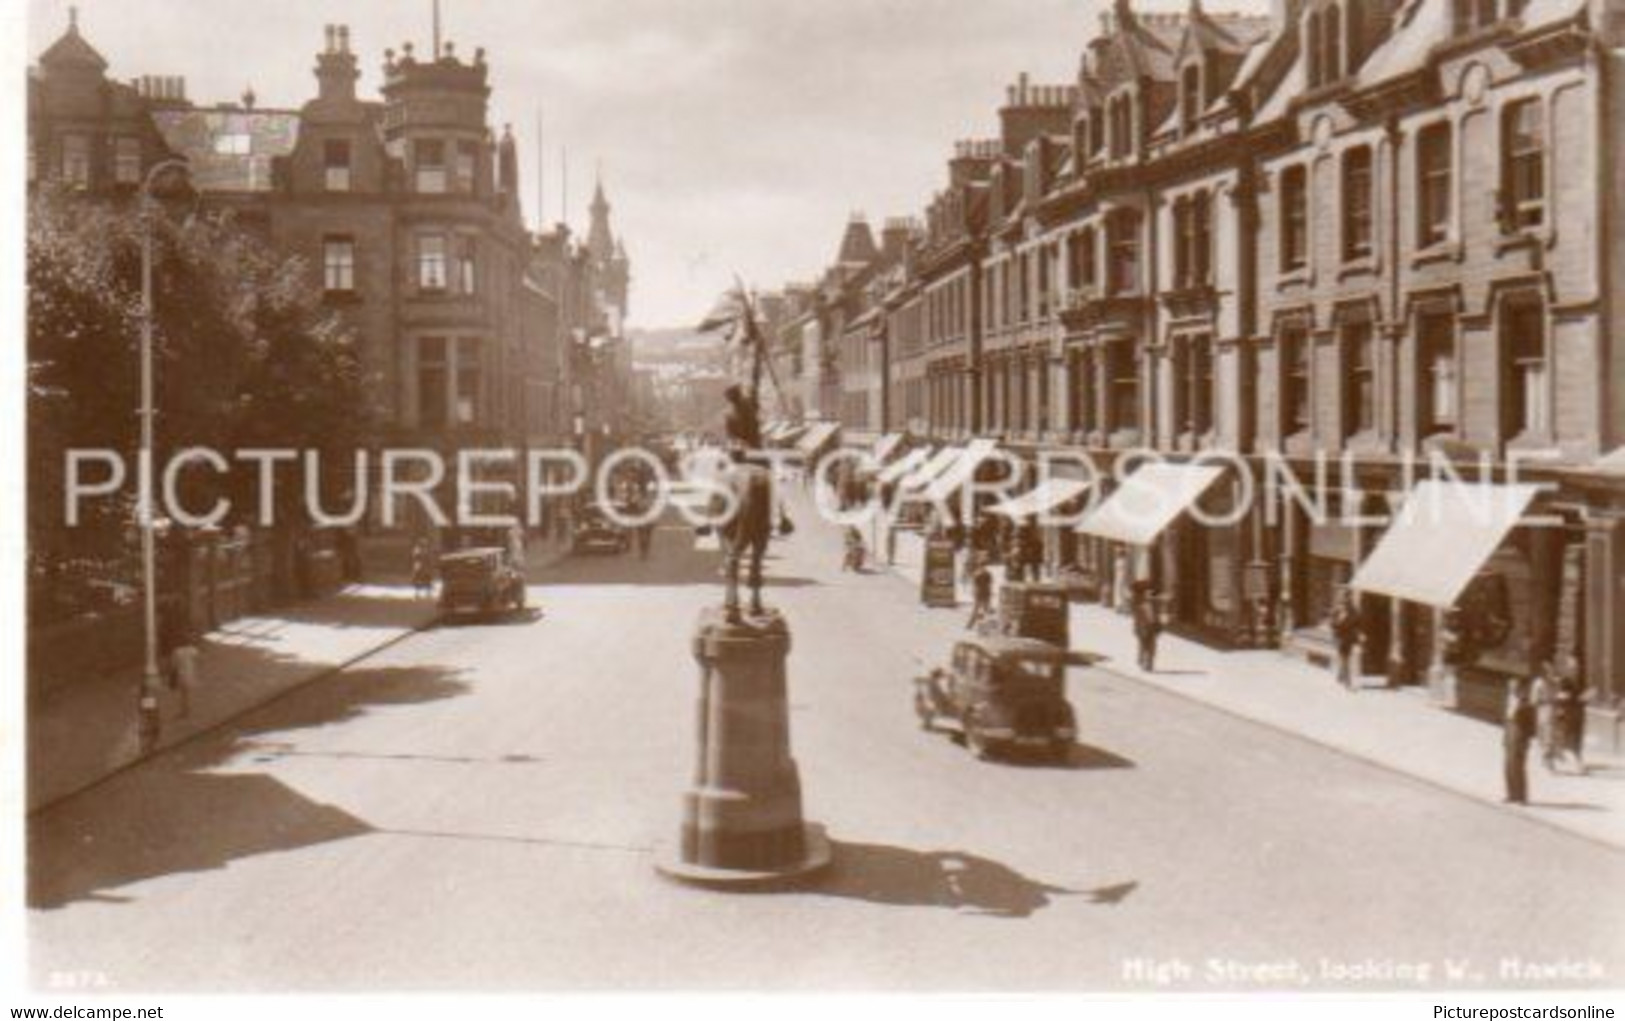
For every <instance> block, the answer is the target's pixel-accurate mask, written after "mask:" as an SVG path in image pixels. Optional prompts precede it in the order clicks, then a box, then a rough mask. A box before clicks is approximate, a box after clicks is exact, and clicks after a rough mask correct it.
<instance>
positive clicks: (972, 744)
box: [964, 713, 993, 762]
mask: <svg viewBox="0 0 1625 1021" xmlns="http://www.w3.org/2000/svg"><path fill="white" fill-rule="evenodd" d="M964 726H965V748H966V749H967V750H969V751H970V753H971V754H972V755H974V756H976V758H977V759H978V760H980V761H982V762H986V761H987V760H988V759H990V758H992V757H993V747H992V746H991V745H989V744H988V743H987V738H985V737H983V736H982V732H981V731H980V730H977V729H976V725H975V724H974V723H972V722H971V718H970V715H969V714H968V713H967V714H966V716H965V720H964Z"/></svg>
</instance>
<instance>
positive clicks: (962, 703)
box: [914, 635, 1077, 759]
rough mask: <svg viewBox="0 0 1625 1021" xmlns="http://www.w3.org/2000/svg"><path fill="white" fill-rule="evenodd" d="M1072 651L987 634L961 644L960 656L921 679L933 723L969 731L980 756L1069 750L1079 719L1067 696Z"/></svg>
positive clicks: (919, 692) (923, 711) (918, 695)
mask: <svg viewBox="0 0 1625 1021" xmlns="http://www.w3.org/2000/svg"><path fill="white" fill-rule="evenodd" d="M1066 665H1067V653H1066V651H1065V650H1064V649H1059V648H1056V647H1055V646H1054V645H1051V644H1050V643H1048V642H1042V641H1038V640H1036V639H1032V638H1014V637H1008V636H1004V635H982V636H978V637H976V638H970V639H966V640H964V641H961V642H958V643H957V644H955V646H954V654H953V661H952V663H951V664H950V665H949V667H948V668H947V669H942V668H938V669H936V670H933V671H931V673H930V674H928V675H926V676H924V677H918V678H916V679H915V682H914V685H915V686H914V710H915V712H916V713H918V714H919V717H920V726H921V727H923V728H924V729H926V730H938V729H947V730H950V731H957V732H959V733H960V734H962V735H963V736H964V739H965V747H966V748H968V749H970V751H971V752H972V754H974V755H975V756H976V757H977V758H979V759H986V758H990V757H991V756H992V755H993V754H994V753H995V752H999V751H1007V750H1014V749H1027V750H1036V751H1042V752H1045V753H1047V754H1049V755H1051V756H1053V757H1056V758H1061V757H1064V756H1066V755H1067V754H1068V753H1069V752H1070V750H1071V748H1072V742H1073V738H1074V737H1075V736H1076V735H1077V719H1076V717H1075V716H1074V714H1073V712H1072V706H1071V705H1069V704H1068V703H1067V700H1066Z"/></svg>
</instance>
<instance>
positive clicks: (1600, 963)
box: [28, 508, 1625, 992]
mask: <svg viewBox="0 0 1625 1021" xmlns="http://www.w3.org/2000/svg"><path fill="white" fill-rule="evenodd" d="M794 512H795V514H796V521H797V525H798V528H797V531H796V534H795V535H794V536H793V537H791V538H790V539H789V540H788V541H781V542H776V543H775V544H774V548H773V553H772V558H771V560H770V563H769V577H770V585H769V588H768V592H767V595H768V600H769V602H770V603H771V604H772V605H774V606H777V607H779V608H780V609H782V610H783V611H784V613H785V614H786V617H787V619H788V620H789V621H790V622H791V626H792V628H793V632H794V637H793V642H792V649H791V653H790V661H789V664H788V676H789V682H790V713H791V727H792V732H793V733H792V743H793V750H794V754H795V756H796V759H797V761H798V763H799V765H800V772H801V781H802V789H803V792H804V801H805V806H806V813H807V816H808V818H809V819H811V820H813V821H816V822H819V823H822V824H824V825H825V826H826V827H827V830H828V832H829V834H830V837H831V840H832V843H833V847H834V864H833V865H832V867H831V868H830V870H829V871H828V872H827V873H825V874H823V875H821V876H819V877H816V878H814V879H813V880H811V881H809V882H807V883H805V884H802V885H799V886H796V887H794V888H790V889H785V890H780V891H776V892H772V893H756V894H722V893H716V892H713V891H707V890H703V889H696V888H691V887H686V886H682V885H678V884H676V883H673V882H670V881H668V880H666V879H664V878H662V877H660V876H659V875H658V874H657V873H656V871H655V869H654V868H653V854H652V848H653V847H654V845H655V844H656V843H657V842H660V841H662V840H669V839H670V838H671V837H672V836H673V835H674V833H675V832H676V826H677V818H678V814H679V811H680V806H681V794H682V791H683V788H684V785H685V784H686V783H687V782H688V778H689V777H690V776H691V775H692V769H693V755H694V732H693V725H694V716H693V710H694V699H695V696H696V680H697V670H696V667H695V664H694V661H693V658H692V652H691V649H690V647H689V642H690V636H691V633H692V629H693V626H694V623H695V620H696V618H697V616H698V614H699V612H700V609H701V607H702V606H704V605H706V604H709V603H713V602H715V600H716V598H717V595H718V577H717V568H718V558H717V555H716V553H715V552H712V551H709V550H704V549H699V548H696V543H695V542H694V537H693V534H692V532H691V531H689V530H687V529H684V528H681V527H678V526H676V525H675V524H672V525H670V526H668V527H664V528H662V529H661V530H660V531H659V533H658V535H657V537H656V544H655V551H654V555H653V557H651V558H650V559H649V560H639V559H637V558H635V557H627V556H602V557H573V558H570V559H568V560H565V561H563V562H562V563H560V564H558V565H557V566H556V567H555V568H554V569H552V570H549V571H547V572H545V577H544V578H539V579H538V582H537V583H536V584H534V585H533V587H532V592H531V596H532V603H533V605H534V606H535V607H537V611H536V612H535V613H534V614H532V615H530V616H529V617H526V618H523V619H520V618H515V619H512V620H504V621H500V622H491V623H486V624H467V625H462V626H443V627H437V628H433V629H429V630H426V631H423V632H420V633H416V634H412V635H410V636H408V637H406V638H403V639H401V640H400V641H398V642H395V643H394V644H392V645H389V646H388V647H387V648H384V649H383V650H381V651H380V652H378V653H376V654H374V655H371V656H368V657H366V658H365V659H362V660H360V661H359V662H356V663H354V664H352V665H351V666H349V667H348V668H346V669H343V670H340V671H337V672H333V673H330V674H328V675H326V676H324V677H323V678H321V679H320V680H317V681H314V682H312V683H309V684H305V685H303V686H300V687H298V688H296V689H294V690H291V691H289V692H287V693H286V694H285V695H283V696H282V697H279V698H276V699H274V700H272V701H270V702H267V703H265V704H263V705H262V706H260V707H259V708H257V709H254V710H251V711H249V712H246V713H243V714H240V715H238V716H236V717H234V718H232V719H230V720H229V721H226V722H224V723H223V724H221V725H220V726H218V727H216V728H214V729H212V730H210V731H207V732H204V733H202V734H199V735H198V736H196V737H195V738H194V739H192V740H190V741H186V742H184V743H182V744H179V745H176V746H174V747H172V748H170V749H168V750H167V751H165V752H163V753H161V754H159V755H157V756H154V757H153V758H151V759H149V760H147V761H144V762H141V763H139V764H136V765H135V766H133V767H131V768H129V769H126V770H123V771H121V772H120V773H118V774H116V775H114V776H112V777H109V778H108V779H107V780H106V781H105V782H103V783H100V784H98V785H96V786H94V787H92V788H89V789H86V790H84V791H82V792H80V793H79V794H76V795H73V796H70V797H67V798H64V799H62V800H60V801H58V802H56V803H54V804H52V805H50V806H48V807H47V808H45V809H43V810H42V811H40V812H37V813H36V814H34V815H33V816H32V817H31V818H30V820H29V830H28V846H29V856H28V861H29V877H28V878H29V883H28V903H29V908H30V910H29V932H30V951H29V952H30V967H31V973H32V975H33V976H34V979H35V981H36V982H37V983H38V984H40V985H42V986H45V987H47V988H50V989H52V990H54V991H58V992H63V991H73V990H77V989H81V988H94V989H98V990H102V991H126V992H127V991H134V990H144V991H151V992H160V991H233V992H256V991H357V990H399V991H410V990H475V989H477V990H488V991H501V990H537V989H547V990H578V989H596V990H605V989H615V990H652V989H703V990H744V989H754V990H824V991H828V990H851V989H868V990H898V989H908V990H926V991H935V992H953V991H963V990H1007V991H1025V990H1057V989H1066V990H1079V989H1091V990H1118V991H1155V990H1185V991H1201V992H1221V991H1222V992H1229V991H1244V990H1245V991H1256V990H1260V989H1284V990H1306V989H1307V990H1341V991H1358V992H1373V991H1383V990H1394V989H1398V990H1411V991H1417V990H1438V989H1444V988H1451V989H1462V988H1465V989H1478V990H1486V989H1497V988H1506V987H1518V988H1543V989H1544V988H1556V987H1565V988H1572V987H1586V988H1594V987H1600V986H1609V985H1617V984H1618V983H1619V981H1620V979H1621V977H1622V976H1625V941H1622V940H1621V927H1620V924H1619V917H1618V911H1617V907H1616V905H1615V898H1614V896H1613V893H1612V892H1613V891H1614V890H1616V889H1618V888H1619V885H1620V884H1621V883H1622V882H1625V855H1622V854H1620V852H1618V851H1616V850H1614V849H1612V848H1609V847H1606V846H1604V845H1602V844H1599V843H1597V842H1596V841H1594V840H1588V839H1581V838H1579V837H1577V836H1575V835H1573V834H1570V833H1567V832H1563V831H1560V830H1557V829H1554V828H1552V827H1550V826H1545V825H1540V824H1538V823H1537V822H1536V821H1534V820H1533V819H1532V818H1531V817H1530V816H1529V815H1528V814H1526V813H1518V812H1508V811H1504V810H1502V809H1501V808H1499V807H1498V806H1490V805H1487V804H1484V803H1482V802H1481V801H1479V800H1476V799H1473V798H1466V797H1461V796H1459V795H1457V794H1455V793H1452V792H1450V791H1445V790H1442V789H1440V788H1439V787H1438V786H1437V785H1435V784H1432V783H1426V782H1422V781H1418V780H1416V779H1413V778H1412V777H1410V776H1408V775H1406V774H1404V773H1401V772H1398V771H1395V770H1393V769H1390V768H1386V767H1377V766H1374V765H1372V764H1370V763H1368V762H1365V761H1360V760H1358V759H1355V758H1353V757H1350V756H1348V755H1345V754H1342V753H1340V752H1337V751H1333V750H1331V749H1328V748H1326V747H1323V746H1322V745H1320V744H1317V743H1314V742H1311V741H1305V740H1303V739H1301V738H1299V737H1297V736H1295V735H1293V734H1288V733H1284V732H1282V731H1281V730H1279V729H1277V728H1274V727H1269V726H1261V725H1259V724H1257V723H1254V722H1251V721H1250V720H1246V719H1242V718H1239V717H1238V716H1236V715H1234V714H1232V713H1228V712H1223V711H1219V710H1217V709H1214V708H1211V707H1209V706H1208V705H1205V704H1203V703H1201V702H1199V701H1197V700H1194V699H1192V698H1189V697H1186V696H1185V695H1183V694H1181V695H1179V696H1175V695H1171V694H1168V693H1167V692H1165V691H1163V690H1161V689H1160V688H1159V687H1156V686H1153V685H1150V684H1146V683H1141V682H1140V681H1136V680H1130V679H1128V678H1125V677H1122V676H1118V675H1116V674H1113V673H1110V672H1108V671H1105V670H1100V669H1085V668H1077V669H1073V670H1071V671H1069V676H1068V678H1067V694H1068V697H1069V699H1070V700H1071V701H1072V702H1073V704H1074V705H1075V706H1076V707H1077V708H1078V715H1079V721H1080V735H1079V740H1078V743H1077V744H1076V745H1075V746H1074V748H1073V749H1072V752H1071V754H1070V756H1068V757H1067V759H1066V760H1065V761H1064V762H1059V763H1056V762H1031V763H1023V762H1009V761H995V762H980V761H977V760H975V759H974V758H973V757H972V756H970V755H969V754H968V753H967V752H966V751H965V749H964V748H963V747H961V746H959V745H958V744H956V743H955V742H954V741H953V740H951V739H950V738H949V737H948V736H946V735H943V734H933V733H924V732H922V731H921V730H920V729H919V726H918V723H917V721H916V720H915V718H914V714H913V711H912V707H911V705H910V697H909V696H910V684H909V680H910V678H911V677H912V676H913V675H914V674H916V673H918V672H919V671H920V670H921V669H923V668H924V667H925V666H926V665H927V664H929V663H933V662H940V661H941V660H942V659H943V658H945V656H946V654H947V652H948V650H949V648H950V647H951V644H952V642H953V640H954V639H955V638H956V637H958V636H959V635H961V634H962V633H963V632H962V630H961V629H962V627H963V620H964V613H963V611H962V610H958V611H953V610H924V609H922V608H920V607H919V605H918V601H917V598H916V596H915V593H914V592H913V591H912V590H911V589H910V587H909V586H906V585H904V584H901V583H900V582H899V581H898V579H897V578H896V577H895V575H893V574H891V573H889V572H886V571H882V570H875V571H870V572H865V573H862V574H853V573H848V572H842V571H840V569H839V565H840V561H841V540H840V536H839V533H838V532H836V531H835V530H834V529H828V528H823V527H820V526H819V525H818V524H817V522H816V521H815V519H814V517H813V515H812V514H811V513H810V511H807V510H806V509H805V508H800V509H796V510H795V511H794ZM1175 655H1176V653H1175V652H1173V651H1172V650H1171V651H1170V660H1169V664H1170V666H1172V665H1173V664H1174V663H1175V662H1176V660H1175V659H1174V658H1172V657H1174V656H1175ZM1345 697H1349V698H1353V699H1356V700H1358V699H1362V698H1364V697H1365V695H1364V694H1362V695H1357V696H1345ZM1376 697H1377V696H1373V701H1375V699H1376Z"/></svg>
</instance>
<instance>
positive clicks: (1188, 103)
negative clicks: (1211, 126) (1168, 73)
mask: <svg viewBox="0 0 1625 1021" xmlns="http://www.w3.org/2000/svg"><path fill="white" fill-rule="evenodd" d="M1201 116H1202V68H1201V67H1200V66H1199V65H1197V64H1189V65H1187V66H1186V68H1185V71H1184V73H1183V74H1181V75H1180V79H1179V124H1180V130H1181V132H1182V133H1183V134H1187V135H1189V134H1191V133H1192V132H1194V131H1195V130H1196V121H1197V119H1198V118H1200V117H1201Z"/></svg>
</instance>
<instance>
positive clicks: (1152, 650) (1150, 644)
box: [1133, 582, 1162, 674]
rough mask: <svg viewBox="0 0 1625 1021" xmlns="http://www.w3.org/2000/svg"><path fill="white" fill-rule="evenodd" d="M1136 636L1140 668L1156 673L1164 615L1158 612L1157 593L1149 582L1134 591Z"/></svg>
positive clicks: (1141, 584)
mask: <svg viewBox="0 0 1625 1021" xmlns="http://www.w3.org/2000/svg"><path fill="white" fill-rule="evenodd" d="M1133 612H1134V638H1135V640H1136V641H1137V642H1138V643H1139V647H1140V669H1141V670H1144V671H1145V672H1146V673H1148V674H1150V673H1155V672H1156V669H1157V638H1158V637H1159V636H1160V635H1161V634H1162V616H1161V614H1160V613H1158V612H1157V595H1156V592H1155V590H1153V589H1152V588H1151V586H1150V584H1149V583H1146V582H1140V583H1139V584H1138V585H1137V586H1136V588H1135V592H1134V606H1133Z"/></svg>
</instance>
